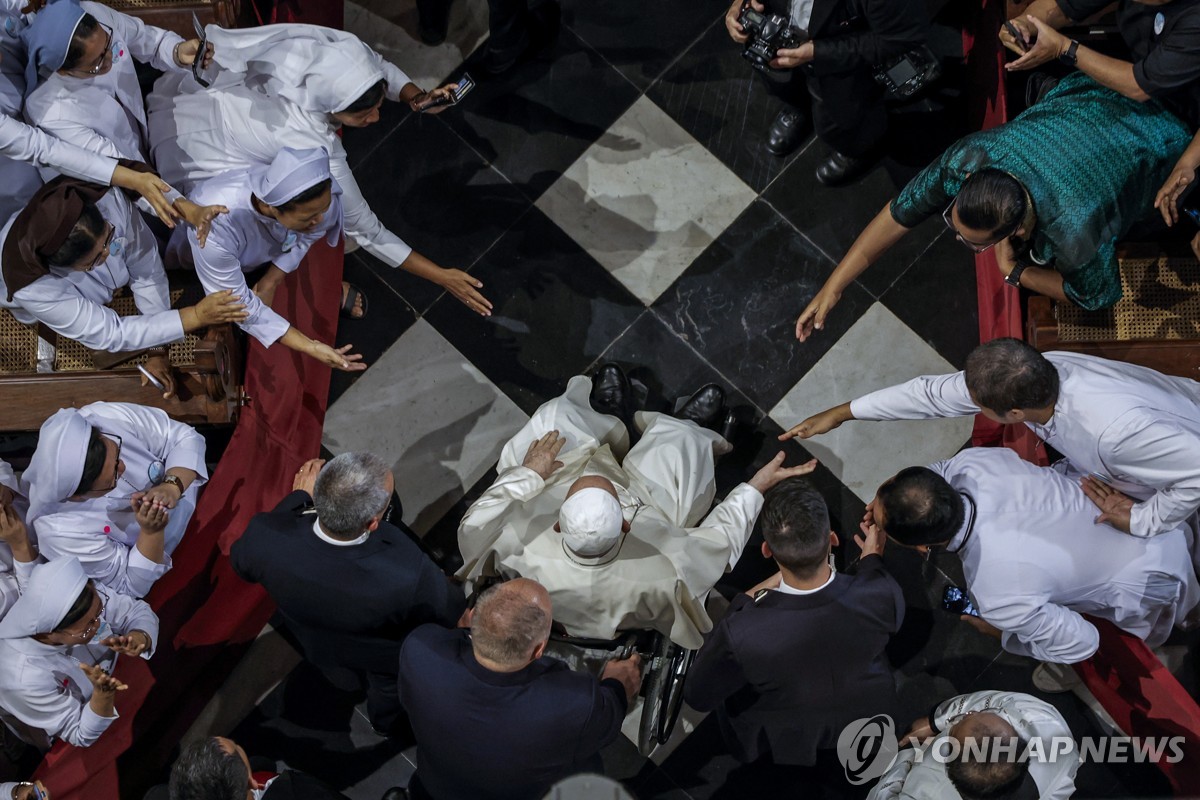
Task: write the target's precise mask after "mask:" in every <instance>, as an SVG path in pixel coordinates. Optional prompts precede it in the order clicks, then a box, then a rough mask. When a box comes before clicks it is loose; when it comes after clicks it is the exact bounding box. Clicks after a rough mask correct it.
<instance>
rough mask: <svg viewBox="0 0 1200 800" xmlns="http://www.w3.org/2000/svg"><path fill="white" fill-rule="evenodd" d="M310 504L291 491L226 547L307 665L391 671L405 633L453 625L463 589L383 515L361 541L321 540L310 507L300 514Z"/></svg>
mask: <svg viewBox="0 0 1200 800" xmlns="http://www.w3.org/2000/svg"><path fill="white" fill-rule="evenodd" d="M310 502H311V501H310V498H309V496H308V494H307V493H306V492H300V491H297V492H292V493H291V494H289V495H288V496H287V497H285V498H284V499H283V502H281V503H280V504H279V505H278V506H276V507H275V510H274V511H269V512H267V513H263V514H257V515H255V517H254V518H253V519H252V520H250V525H249V527H247V528H246V532H245V533H244V534H242V538H240V539H238V540H237V541H236V542H234V544H233V547H232V548H231V550H230V554H229V555H230V560H231V562H232V564H233V568H234V571H236V572H237V574H238V575H239V576H241V578H242V579H243V580H246V581H250V582H253V583H259V584H261V585H262V586H263V588H264V589H266V590H267V593H268V594H270V595H271V599H272V600H274V601H275V604H276V605H277V606H279V613H280V614H281V615H282V616H283V618H284V620H285V621H286V622H287V625H288V628H289V630H291V631H292V633H293V634H294V635H295V636H296V638H297V639H298V640H299V641H300V644H301V646H302V647H303V648H304V655H305V657H306V658H308V659H309V660H310V661H312V662H313V663H316V664H321V665H326V666H345V667H350V668H353V669H360V670H366V671H368V672H392V673H394V671H395V669H396V659H397V658H399V655H400V643H401V642H402V641H403V640H404V637H405V636H406V635H408V632H409V631H411V630H412V629H413V628H415V627H417V626H418V625H422V624H424V623H426V622H435V623H438V624H440V625H454V624H455V623H456V622H457V621H458V618H459V615H461V614H462V611H463V609H464V608H465V607H466V599H465V598H464V596H463V592H462V590H461V589H459V588H457V587H455V586H453V585H452V584H451V583H450V582H449V580H447V578H446V576H445V575H444V574H443V573H442V571H441V570H439V569H438V568H437V565H435V564H434V563H433V561H431V560H430V559H429V557H428V556H426V555H425V554H424V553H422V552H421V549H420V548H419V547H417V545H416V544H415V543H414V542H413V541H412V540H410V539H409V538H408V537H407V536H406V535H405V534H404V532H403V531H401V530H400V529H399V528H397V527H395V526H394V525H391V524H389V523H386V522H382V523H380V525H379V527H378V528H377V529H376V530H375V531H373V532H372V533H371V536H370V537H369V538H368V539H367V541H366V542H364V543H362V544H359V545H351V546H346V547H339V546H338V545H334V544H330V543H328V542H325V541H322V540H321V539H319V538H317V535H316V534H315V533H313V522H314V521H315V520H316V515H315V514H313V513H311V511H309V512H308V513H305V512H306V511H307V510H308V506H309V503H310Z"/></svg>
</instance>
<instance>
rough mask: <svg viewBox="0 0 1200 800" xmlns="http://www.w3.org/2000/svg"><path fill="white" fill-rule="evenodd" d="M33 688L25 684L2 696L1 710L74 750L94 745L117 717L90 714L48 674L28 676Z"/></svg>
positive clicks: (83, 705) (86, 706)
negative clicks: (60, 740)
mask: <svg viewBox="0 0 1200 800" xmlns="http://www.w3.org/2000/svg"><path fill="white" fill-rule="evenodd" d="M29 677H30V678H31V679H33V680H36V681H37V683H36V684H32V685H29V684H26V685H23V686H22V687H21V688H22V690H23V691H20V692H5V697H4V707H5V710H6V711H8V712H9V713H11V714H12V715H13V716H14V717H16V718H17V719H19V720H21V722H24V723H25V724H26V725H28V726H29V727H31V728H36V729H38V730H42V731H45V732H46V734H47V735H48V736H53V737H57V738H59V739H62V740H63V741H64V742H67V743H68V744H72V745H74V746H75V747H88V746H90V745H92V744H94V743H95V742H96V740H97V739H99V738H100V736H101V734H103V733H104V732H105V731H106V730H108V726H109V725H111V724H112V723H113V722H114V721H115V720H116V719H117V717H118V714H117V713H116V712H115V711H114V712H113V716H111V717H102V716H100V715H99V714H97V713H96V712H95V711H92V708H91V706H90V705H89V704H88V702H87V701H86V700H85V701H82V702H80V701H79V700H78V699H76V698H75V697H74V696H73V695H71V694H70V693H68V692H62V691H60V690H61V689H62V686H61V685H60V684H59V683H58V681H57V680H55V678H54V674H53V673H52V672H44V673H37V674H34V675H30V676H29Z"/></svg>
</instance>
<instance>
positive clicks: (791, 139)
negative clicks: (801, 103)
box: [767, 108, 804, 156]
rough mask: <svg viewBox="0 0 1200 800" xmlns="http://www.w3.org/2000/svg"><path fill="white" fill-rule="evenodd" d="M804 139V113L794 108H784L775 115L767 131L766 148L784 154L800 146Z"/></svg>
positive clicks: (778, 154) (779, 154) (777, 153)
mask: <svg viewBox="0 0 1200 800" xmlns="http://www.w3.org/2000/svg"><path fill="white" fill-rule="evenodd" d="M803 139H804V115H803V114H802V113H800V112H799V111H797V110H796V109H794V108H785V109H783V111H780V112H779V114H778V115H776V117H775V121H774V122H772V123H771V127H770V129H769V130H768V131H767V150H769V151H771V153H772V154H774V155H777V156H786V155H787V154H788V153H790V152H792V151H793V150H795V149H796V148H797V147H799V146H800V142H801V141H802V140H803Z"/></svg>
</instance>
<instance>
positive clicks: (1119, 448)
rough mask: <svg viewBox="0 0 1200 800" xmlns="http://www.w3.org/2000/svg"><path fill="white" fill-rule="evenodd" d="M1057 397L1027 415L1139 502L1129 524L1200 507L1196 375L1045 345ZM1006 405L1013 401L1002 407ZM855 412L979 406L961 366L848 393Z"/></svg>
mask: <svg viewBox="0 0 1200 800" xmlns="http://www.w3.org/2000/svg"><path fill="white" fill-rule="evenodd" d="M1044 355H1045V356H1046V359H1047V360H1048V361H1049V362H1050V363H1051V364H1053V365H1054V367H1055V369H1057V370H1058V377H1059V392H1058V401H1057V402H1056V403H1055V406H1054V416H1052V417H1051V418H1050V421H1049V422H1047V423H1046V424H1045V425H1036V424H1033V423H1026V424H1027V425H1028V426H1029V429H1030V430H1032V431H1033V432H1034V433H1035V434H1037V436H1038V437H1039V438H1040V439H1041V440H1042V441H1044V442H1045V443H1046V444H1048V445H1050V446H1051V447H1053V448H1054V449H1055V450H1057V451H1058V452H1060V453H1062V454H1063V455H1064V456H1065V457H1066V458H1067V460H1068V461H1070V462H1071V464H1072V465H1073V466H1074V467H1075V469H1076V470H1077V471H1079V472H1081V473H1083V474H1085V475H1086V474H1088V473H1095V474H1096V475H1097V476H1098V477H1100V478H1101V479H1103V480H1104V481H1106V482H1108V483H1110V484H1112V485H1113V486H1114V487H1115V488H1117V489H1119V490H1120V491H1122V492H1124V493H1126V494H1128V495H1130V496H1131V497H1134V498H1135V499H1137V500H1141V501H1144V502H1139V503H1137V504H1136V505H1134V507H1133V513H1132V517H1131V520H1130V532H1131V533H1132V534H1133V535H1134V536H1143V537H1144V536H1154V535H1156V534H1159V533H1164V532H1166V531H1171V530H1174V529H1175V528H1177V527H1178V526H1179V524H1180V523H1181V522H1183V521H1185V520H1187V519H1189V518H1190V517H1192V516H1193V515H1195V514H1196V510H1197V509H1198V508H1200V455H1198V454H1200V383H1197V382H1196V381H1193V380H1188V379H1187V378H1175V377H1171V376H1168V375H1163V374H1162V373H1160V372H1156V371H1154V370H1152V369H1147V368H1146V367H1139V366H1137V365H1134V364H1125V363H1123V362H1120V361H1109V360H1108V359H1104V358H1097V357H1095V356H1086V355H1081V354H1079V353H1063V352H1049V353H1044ZM1002 410H1003V411H1007V410H1008V409H1002ZM850 412H851V413H852V414H853V415H854V418H855V419H865V420H896V419H933V418H937V417H961V416H967V415H970V414H977V413H978V412H979V406H978V405H976V404H975V401H974V400H972V399H971V395H970V393H969V392H968V391H967V383H966V379H965V378H964V376H963V373H961V372H956V373H954V374H952V375H936V376H925V377H921V378H916V379H914V380H911V381H909V382H908V383H903V384H900V385H898V386H892V387H890V388H887V389H881V390H879V391H877V392H872V393H871V394H868V395H865V396H863V397H860V398H858V399H857V400H854V401H852V402H851V403H850Z"/></svg>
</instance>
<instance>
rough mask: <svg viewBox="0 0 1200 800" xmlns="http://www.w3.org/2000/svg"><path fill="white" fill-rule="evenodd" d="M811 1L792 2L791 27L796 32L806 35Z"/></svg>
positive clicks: (810, 15) (811, 7) (810, 14)
mask: <svg viewBox="0 0 1200 800" xmlns="http://www.w3.org/2000/svg"><path fill="white" fill-rule="evenodd" d="M812 10H813V0H793V2H792V11H791V17H792V26H793V27H795V28H796V29H797V30H800V31H804V32H805V33H808V22H809V20H810V19H812Z"/></svg>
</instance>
